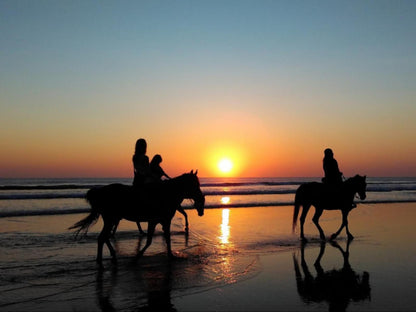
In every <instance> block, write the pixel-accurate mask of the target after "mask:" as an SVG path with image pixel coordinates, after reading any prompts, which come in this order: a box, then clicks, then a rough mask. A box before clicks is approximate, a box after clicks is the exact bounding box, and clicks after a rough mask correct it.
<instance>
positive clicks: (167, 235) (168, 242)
mask: <svg viewBox="0 0 416 312" xmlns="http://www.w3.org/2000/svg"><path fill="white" fill-rule="evenodd" d="M170 223H171V221H170V220H169V221H168V222H166V223H165V222H164V223H163V224H162V229H163V235H164V236H165V241H166V245H167V249H168V257H169V258H174V256H173V253H172V246H171V240H170Z"/></svg>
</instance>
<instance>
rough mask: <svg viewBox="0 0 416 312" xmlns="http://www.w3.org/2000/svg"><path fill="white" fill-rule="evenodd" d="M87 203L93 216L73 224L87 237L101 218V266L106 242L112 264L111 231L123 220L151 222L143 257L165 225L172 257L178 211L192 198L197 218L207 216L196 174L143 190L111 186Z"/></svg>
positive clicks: (91, 193)
mask: <svg viewBox="0 0 416 312" xmlns="http://www.w3.org/2000/svg"><path fill="white" fill-rule="evenodd" d="M86 198H87V201H88V202H89V203H90V205H91V212H90V214H89V215H88V216H87V217H85V218H84V219H82V220H80V221H78V222H77V223H75V224H74V225H72V226H71V227H70V228H69V229H76V231H75V234H76V235H78V234H79V233H81V232H84V233H85V234H86V233H87V232H88V228H89V227H90V226H91V225H92V224H94V223H95V222H96V221H97V220H98V218H99V216H100V215H101V216H102V218H103V221H104V226H103V229H102V230H101V233H100V235H99V236H98V250H97V263H99V264H101V263H102V251H103V246H104V243H106V245H107V247H108V249H109V250H110V254H111V256H112V259H113V262H115V261H116V254H115V250H114V248H113V247H112V245H111V243H110V236H111V230H112V229H113V228H114V225H115V224H116V223H117V222H119V221H120V220H121V219H126V220H129V221H134V222H148V230H147V241H146V245H145V246H144V247H143V249H142V250H141V251H140V252H139V255H142V254H143V253H144V252H145V250H146V249H147V248H148V247H149V246H150V244H151V243H152V237H153V233H154V231H155V227H156V225H157V224H158V223H160V224H161V225H162V228H163V232H164V236H165V240H166V244H167V251H168V256H169V257H173V254H172V249H171V242H170V225H171V221H172V218H173V216H174V215H175V212H176V209H177V208H178V206H179V205H180V204H181V202H182V201H183V200H184V199H185V198H188V199H192V200H193V201H194V206H195V208H196V209H197V210H198V215H199V216H203V215H204V204H205V197H204V195H203V194H202V191H201V188H200V184H199V179H198V177H197V173H193V171H191V172H190V173H187V174H183V175H181V176H179V177H176V178H174V179H170V180H166V181H163V182H158V183H149V184H145V185H144V186H143V187H141V188H135V187H133V186H130V185H123V184H110V185H106V186H103V187H99V188H93V189H90V190H89V191H88V192H87V196H86Z"/></svg>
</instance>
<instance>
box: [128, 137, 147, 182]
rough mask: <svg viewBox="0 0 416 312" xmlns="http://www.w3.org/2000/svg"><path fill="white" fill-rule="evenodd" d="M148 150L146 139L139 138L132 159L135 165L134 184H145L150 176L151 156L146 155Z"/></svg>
mask: <svg viewBox="0 0 416 312" xmlns="http://www.w3.org/2000/svg"><path fill="white" fill-rule="evenodd" d="M146 150H147V143H146V140H145V139H138V140H137V141H136V148H135V151H134V155H133V159H132V160H133V167H134V180H133V186H139V185H143V184H144V183H145V182H146V180H147V179H148V178H149V177H150V167H149V157H147V155H146Z"/></svg>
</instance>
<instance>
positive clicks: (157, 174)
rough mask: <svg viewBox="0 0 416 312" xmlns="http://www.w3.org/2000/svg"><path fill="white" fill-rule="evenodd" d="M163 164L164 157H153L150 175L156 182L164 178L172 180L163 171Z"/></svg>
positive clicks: (157, 155)
mask: <svg viewBox="0 0 416 312" xmlns="http://www.w3.org/2000/svg"><path fill="white" fill-rule="evenodd" d="M161 162H162V156H160V155H159V154H156V155H155V156H153V158H152V161H151V162H150V174H151V175H152V178H153V179H154V180H156V181H160V180H161V179H162V177H166V178H168V179H170V177H169V176H168V175H167V173H166V172H165V171H164V170H163V169H162V167H161V166H160V163H161Z"/></svg>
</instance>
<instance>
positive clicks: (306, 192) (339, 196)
mask: <svg viewBox="0 0 416 312" xmlns="http://www.w3.org/2000/svg"><path fill="white" fill-rule="evenodd" d="M365 180H366V176H363V177H362V176H360V175H356V176H355V177H353V178H349V179H348V180H346V181H345V182H343V183H342V184H340V185H339V186H338V185H337V186H331V185H326V184H323V183H318V182H310V183H304V184H302V185H301V186H299V188H298V189H297V190H296V195H295V209H294V211H293V224H292V229H293V231H295V228H296V222H297V219H298V214H299V209H300V206H303V210H302V215H301V216H300V237H301V239H302V240H303V241H306V238H305V235H304V232H303V225H304V223H305V219H306V215H307V214H308V211H309V208H310V207H311V206H314V207H315V215H314V216H313V218H312V221H313V223H314V224H315V225H316V227H317V228H318V230H319V235H320V238H321V239H322V240H325V234H324V231H323V230H322V228H321V226H320V225H319V218H320V217H321V215H322V212H323V210H324V209H326V210H336V209H340V210H341V211H342V224H341V227H340V228H339V230H338V231H337V232H335V233H334V234H332V235H331V238H330V239H331V240H332V239H335V238H336V237H337V236H338V235H339V233H341V231H342V229H343V228H344V226H345V229H346V231H347V235H348V239H349V240H351V239H353V238H354V236H352V234H351V233H350V231H349V230H348V219H347V218H348V213H349V212H350V211H351V209H353V208H354V207H355V204H353V201H354V196H355V194H356V193H358V195H359V196H360V199H361V200H364V199H365V198H366V193H365V192H366V187H367V183H366V181H365Z"/></svg>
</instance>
